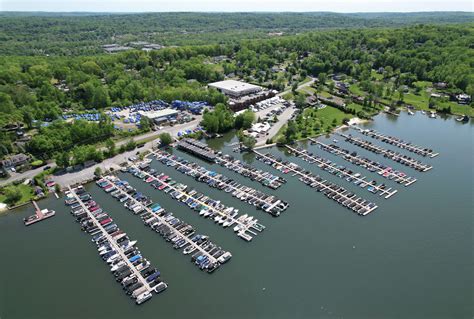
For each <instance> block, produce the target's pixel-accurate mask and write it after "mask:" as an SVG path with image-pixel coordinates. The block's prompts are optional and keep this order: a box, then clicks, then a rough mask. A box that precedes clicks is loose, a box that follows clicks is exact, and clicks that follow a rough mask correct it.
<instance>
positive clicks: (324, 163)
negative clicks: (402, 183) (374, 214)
mask: <svg viewBox="0 0 474 319" xmlns="http://www.w3.org/2000/svg"><path fill="white" fill-rule="evenodd" d="M286 147H287V148H288V149H289V150H290V153H292V154H294V155H295V156H297V157H300V158H301V159H303V160H304V161H307V162H308V163H311V164H317V166H318V167H319V168H320V169H322V170H324V171H327V172H328V173H330V174H333V175H336V176H338V177H339V178H343V179H344V180H346V181H348V182H352V183H354V184H355V185H357V186H359V187H361V188H366V189H367V190H368V191H369V192H371V193H373V194H378V195H380V196H383V197H384V198H386V199H387V198H390V197H391V196H393V195H394V194H396V193H397V190H396V189H393V188H391V187H387V186H386V185H385V184H379V183H377V182H376V181H375V180H367V179H366V178H367V177H366V176H362V175H361V174H360V173H355V172H353V171H351V170H350V169H348V168H346V167H344V166H340V165H337V164H336V163H333V162H331V161H330V160H328V159H325V158H322V157H320V156H317V155H314V154H313V153H310V152H309V151H307V150H305V149H302V148H293V147H291V146H289V145H287V146H286Z"/></svg>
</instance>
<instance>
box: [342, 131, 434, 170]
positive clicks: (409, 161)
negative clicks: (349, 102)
mask: <svg viewBox="0 0 474 319" xmlns="http://www.w3.org/2000/svg"><path fill="white" fill-rule="evenodd" d="M338 134H339V135H341V136H342V137H344V138H345V141H346V142H348V143H351V144H353V145H355V146H358V147H360V148H363V149H365V150H367V151H369V152H372V153H374V154H378V155H383V156H384V157H386V158H388V159H391V160H392V161H395V162H397V163H400V164H402V165H405V166H408V167H410V168H413V169H415V170H417V171H420V172H426V171H428V170H430V169H431V168H432V166H431V165H428V164H425V163H423V162H421V161H419V160H417V159H414V158H412V157H410V156H408V155H405V154H402V153H399V152H395V151H393V150H388V149H384V148H382V147H380V146H378V145H375V144H373V143H372V142H369V141H366V140H363V139H361V138H358V137H355V136H352V135H351V134H349V135H347V134H343V133H338Z"/></svg>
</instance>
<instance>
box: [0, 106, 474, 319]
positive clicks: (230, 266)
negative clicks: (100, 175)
mask: <svg viewBox="0 0 474 319" xmlns="http://www.w3.org/2000/svg"><path fill="white" fill-rule="evenodd" d="M367 127H372V128H376V129H378V130H379V131H380V132H382V133H386V134H391V135H394V136H398V137H401V138H403V139H406V140H411V141H413V142H415V143H416V144H419V145H423V146H430V147H432V148H433V149H434V150H436V151H438V152H439V153H440V155H439V156H438V157H436V158H434V159H428V158H422V159H423V161H425V162H429V163H431V164H432V165H433V166H434V169H433V170H431V171H429V172H426V173H418V172H415V171H414V170H412V169H410V168H407V167H405V166H401V165H398V164H396V163H394V162H391V161H389V160H387V159H384V158H383V157H381V156H378V155H375V154H373V153H369V152H366V151H364V150H361V149H357V148H356V147H355V146H353V145H350V144H347V143H345V142H342V141H341V142H339V144H340V145H341V146H344V147H346V148H349V149H353V150H357V151H358V153H359V154H364V155H367V157H369V158H372V159H379V160H380V161H382V162H385V163H390V164H391V165H392V166H393V167H396V168H399V169H400V170H402V171H404V172H406V173H408V174H409V175H411V176H414V177H416V178H418V181H417V182H416V183H415V184H413V185H412V186H410V187H403V186H400V185H398V184H396V183H392V182H390V181H386V180H383V179H382V178H380V176H378V175H376V174H372V173H369V172H368V171H365V170H363V169H362V168H359V167H354V170H355V171H358V172H361V173H363V175H366V176H368V177H373V178H375V179H376V180H377V181H381V182H386V183H387V184H389V185H390V186H392V187H395V188H396V189H398V190H399V192H398V193H397V194H396V195H395V196H393V197H392V198H390V199H388V200H387V199H383V198H381V197H379V196H376V195H373V194H371V193H369V192H367V191H365V190H362V189H360V188H357V187H356V186H355V185H353V184H349V183H348V182H346V181H344V180H341V179H339V178H337V177H334V176H332V175H329V174H328V173H326V172H323V171H320V170H319V168H318V167H316V166H314V165H310V164H307V163H305V162H303V161H301V160H300V159H298V158H294V157H292V156H289V158H290V160H291V161H293V162H295V163H297V164H300V165H302V166H305V167H307V168H308V169H311V170H312V171H313V172H315V173H319V174H320V175H321V176H322V177H325V178H328V179H330V180H332V181H334V182H336V183H337V184H339V185H341V186H343V187H346V188H348V189H351V190H354V191H356V192H357V194H358V195H359V196H361V197H364V198H365V199H369V200H371V201H374V202H376V203H377V204H378V206H379V208H378V209H377V210H375V211H374V212H373V213H372V214H370V215H369V216H366V217H360V216H357V215H355V214H353V213H351V212H350V211H349V210H347V209H345V208H343V207H342V206H339V205H338V204H336V203H335V202H333V201H332V200H329V199H327V198H326V197H325V196H323V195H322V194H320V193H317V192H316V191H314V190H312V189H310V188H309V187H307V186H305V185H304V184H302V183H301V182H300V181H298V179H297V178H296V177H292V176H290V175H287V176H285V177H286V178H287V179H288V183H287V184H286V185H284V186H283V187H281V188H280V189H278V190H276V191H271V190H270V189H268V188H262V190H263V191H265V192H267V193H274V194H276V195H278V196H280V197H281V198H282V199H284V200H287V201H288V202H289V203H290V207H289V209H288V210H287V211H285V212H284V213H283V214H282V216H280V217H278V218H273V217H271V216H270V215H268V214H265V213H263V212H261V211H257V210H255V209H254V208H253V207H250V206H249V205H248V204H244V203H241V202H240V201H238V200H236V199H235V198H233V197H232V196H231V195H229V194H226V193H224V192H221V191H218V190H216V189H211V188H209V187H208V186H207V185H205V184H202V183H197V182H195V181H194V180H193V179H191V178H190V177H188V176H185V175H183V174H181V173H179V172H177V171H175V170H174V169H171V168H168V167H163V165H161V164H158V163H156V162H155V161H154V162H153V164H152V166H153V167H155V168H158V169H160V170H162V171H164V172H167V173H168V174H169V175H171V176H172V177H173V178H175V180H177V181H180V182H185V183H187V184H188V185H190V186H192V187H194V188H196V189H197V190H199V191H202V192H203V193H206V194H208V195H210V196H211V197H213V198H215V199H221V200H222V201H223V202H224V203H225V204H228V205H230V206H234V207H238V208H239V209H240V212H241V213H248V214H250V215H253V216H255V217H257V218H258V219H259V220H260V222H261V223H262V224H264V225H266V226H267V228H266V230H265V231H264V232H263V233H262V234H260V235H259V236H257V237H256V238H254V240H253V241H252V242H250V243H247V242H245V241H243V240H242V239H240V238H238V237H237V236H235V235H234V233H233V232H232V231H231V230H230V229H223V228H221V227H219V226H216V225H215V224H214V223H213V222H210V221H209V220H207V219H203V218H201V217H199V216H198V215H197V214H196V213H194V212H192V211H191V210H190V209H188V208H187V207H185V206H183V205H181V204H178V203H177V202H175V201H173V200H172V199H171V198H170V197H169V196H168V195H167V194H163V193H161V192H158V191H155V190H154V189H153V188H151V187H150V186H149V185H147V184H145V183H143V182H141V181H140V180H138V179H136V178H135V177H132V176H131V175H129V174H122V175H121V176H122V177H125V178H126V179H127V180H128V181H130V182H131V183H132V185H134V186H135V187H137V188H138V189H139V190H141V191H143V192H144V193H146V194H148V195H151V197H152V198H153V199H154V200H155V201H158V202H160V203H161V204H162V206H163V207H165V208H166V209H168V210H169V211H171V212H173V213H174V214H175V215H176V216H178V217H180V218H182V219H184V220H185V221H187V222H189V223H191V224H193V225H195V226H196V228H197V229H198V230H199V231H200V232H201V233H205V234H208V235H210V236H211V238H212V240H213V241H215V242H216V243H218V244H219V245H220V246H222V247H223V248H224V249H226V250H229V251H231V252H232V254H233V258H232V259H231V260H230V262H228V263H227V264H225V265H223V266H222V267H221V268H220V269H219V270H218V271H216V272H214V273H213V274H207V273H203V272H201V271H200V270H199V269H198V268H197V267H195V266H194V265H192V264H191V262H190V261H189V258H188V257H187V256H183V255H182V253H180V252H178V251H175V250H174V249H172V247H171V246H170V245H169V243H167V242H165V241H164V240H163V239H162V238H161V237H159V236H158V235H157V234H156V233H154V232H152V231H151V230H150V229H148V228H147V227H145V226H144V225H143V223H142V221H141V220H140V218H139V217H138V216H135V215H133V214H130V213H129V212H128V211H126V210H125V209H124V208H123V207H122V206H121V205H120V204H119V203H118V202H117V201H115V200H113V199H112V198H111V197H110V196H109V195H106V194H105V193H104V192H103V191H101V190H100V189H99V188H98V187H97V186H95V185H90V186H88V189H89V190H90V192H91V193H92V195H93V197H94V199H95V200H96V201H97V202H99V203H100V204H101V205H102V206H103V208H105V209H106V210H107V211H108V212H109V213H110V215H112V217H113V218H114V219H115V221H116V222H117V223H118V225H119V226H120V227H121V228H122V229H123V230H125V231H126V232H127V233H128V234H129V235H130V237H132V238H134V239H137V240H138V247H139V248H140V250H141V252H142V254H143V255H144V256H146V258H148V259H149V260H150V261H151V262H152V263H153V264H154V265H156V266H157V267H158V268H159V269H160V271H161V272H162V278H163V280H165V281H166V282H168V284H169V288H168V290H167V291H165V292H164V293H162V294H160V295H155V296H154V297H153V299H151V300H150V301H149V302H147V303H145V304H144V305H142V306H136V305H135V304H134V302H133V301H132V300H131V299H129V298H128V297H127V296H126V295H125V294H124V293H123V291H122V290H121V289H120V287H119V285H118V284H117V283H116V282H115V280H114V278H113V276H112V275H111V274H110V272H109V269H108V267H107V266H106V265H105V264H104V263H103V262H102V261H101V260H100V259H99V257H98V256H97V252H96V249H95V246H94V245H93V244H92V243H91V241H90V236H88V235H86V234H84V233H82V232H81V231H80V228H79V225H78V224H77V223H76V222H75V221H74V219H73V217H71V215H70V214H69V210H68V209H67V208H66V206H64V204H63V201H62V200H57V199H55V198H53V197H52V198H48V199H46V200H43V201H41V202H40V203H39V204H40V206H41V207H42V208H44V207H48V208H50V209H54V210H56V212H57V213H56V216H55V217H54V218H52V219H49V220H46V221H44V222H41V223H39V224H36V225H33V226H30V227H28V228H26V227H24V226H23V224H22V218H23V217H25V216H27V215H30V214H32V212H33V210H32V207H31V206H27V207H24V208H20V209H18V210H17V211H14V212H10V213H8V214H4V215H2V216H0V240H1V242H0V256H1V262H0V318H2V319H12V318H132V317H133V318H158V317H159V318H272V319H277V318H472V316H473V300H474V299H473V271H472V269H473V268H472V267H473V253H472V251H473V247H472V246H473V218H472V213H473V202H472V194H473V185H472V180H473V169H472V160H473V155H474V153H473V136H474V134H473V125H471V124H461V123H458V122H456V121H454V119H452V118H446V119H436V120H433V119H429V118H427V117H426V116H422V115H416V116H408V115H405V114H402V115H401V116H400V117H393V116H388V115H379V116H378V117H377V118H376V120H375V121H374V122H372V123H370V124H368V125H367ZM352 133H353V134H357V133H355V132H352ZM333 138H334V137H330V138H321V140H322V141H332V139H333ZM338 139H340V138H338ZM367 139H369V138H367ZM369 140H370V139H369ZM372 141H373V142H374V143H376V144H379V145H381V146H383V147H386V148H391V149H396V148H393V147H391V146H390V145H388V144H383V143H381V142H380V141H377V140H372ZM232 142H234V140H233V137H232V135H230V134H229V135H226V136H224V137H223V138H221V139H217V140H213V141H211V142H210V144H211V145H212V146H213V147H215V148H218V149H223V150H224V151H225V152H227V153H230V152H231V149H232V146H229V144H230V143H232ZM303 145H305V144H303ZM306 147H307V148H309V149H311V150H313V151H315V152H316V153H317V154H319V155H321V156H323V157H326V158H329V159H331V160H334V161H335V162H337V163H340V164H343V165H350V164H349V163H347V162H345V161H343V160H342V159H341V158H337V157H334V156H333V155H331V154H329V153H326V152H323V151H320V150H317V148H316V147H315V146H311V145H306ZM268 151H269V152H272V153H275V154H280V155H281V156H286V155H285V153H284V152H283V150H280V149H277V148H272V149H269V150H268ZM175 152H176V153H179V154H180V155H182V156H183V157H187V158H193V157H191V156H189V155H186V154H183V153H180V152H177V151H175ZM407 154H409V155H410V154H412V153H407ZM233 155H235V156H236V157H240V156H241V155H239V154H236V153H233ZM412 156H413V157H416V155H412ZM243 157H244V160H245V161H247V162H249V163H252V164H253V165H254V166H256V167H261V168H264V169H265V170H267V171H270V172H272V173H274V174H280V175H282V174H281V173H279V172H277V171H276V170H274V169H273V168H271V167H269V166H266V165H265V164H263V163H260V162H258V161H256V160H255V159H254V156H253V155H250V154H246V155H244V156H243ZM193 159H194V160H195V161H197V162H199V163H201V164H203V165H205V166H207V167H209V166H210V165H209V164H207V163H204V162H201V161H200V160H197V159H196V158H193ZM212 167H213V169H215V170H216V171H219V172H223V173H225V174H226V175H227V176H230V177H233V178H235V179H238V180H239V181H241V182H242V183H244V184H246V185H249V186H254V187H260V186H259V184H258V183H256V182H252V181H251V180H249V179H246V178H244V177H242V176H240V175H237V174H235V173H233V172H231V171H228V170H226V169H225V168H222V167H220V166H217V165H212Z"/></svg>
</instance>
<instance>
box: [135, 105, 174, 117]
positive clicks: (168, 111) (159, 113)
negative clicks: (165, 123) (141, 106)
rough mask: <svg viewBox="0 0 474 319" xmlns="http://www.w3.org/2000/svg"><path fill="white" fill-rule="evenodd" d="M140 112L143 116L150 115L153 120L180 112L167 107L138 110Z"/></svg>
mask: <svg viewBox="0 0 474 319" xmlns="http://www.w3.org/2000/svg"><path fill="white" fill-rule="evenodd" d="M138 113H140V114H141V115H143V116H146V117H148V118H149V119H151V120H154V119H159V118H162V117H166V116H174V115H177V114H178V113H179V112H178V111H177V110H173V109H170V108H166V109H163V110H159V111H138Z"/></svg>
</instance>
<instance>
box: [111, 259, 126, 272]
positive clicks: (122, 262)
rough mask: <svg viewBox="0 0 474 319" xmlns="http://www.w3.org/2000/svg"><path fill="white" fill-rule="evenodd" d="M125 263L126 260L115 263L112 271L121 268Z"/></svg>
mask: <svg viewBox="0 0 474 319" xmlns="http://www.w3.org/2000/svg"><path fill="white" fill-rule="evenodd" d="M123 265H125V262H124V261H121V262H119V263H118V264H115V265H113V266H112V268H110V271H116V270H117V269H119V268H120V267H122V266H123Z"/></svg>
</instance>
